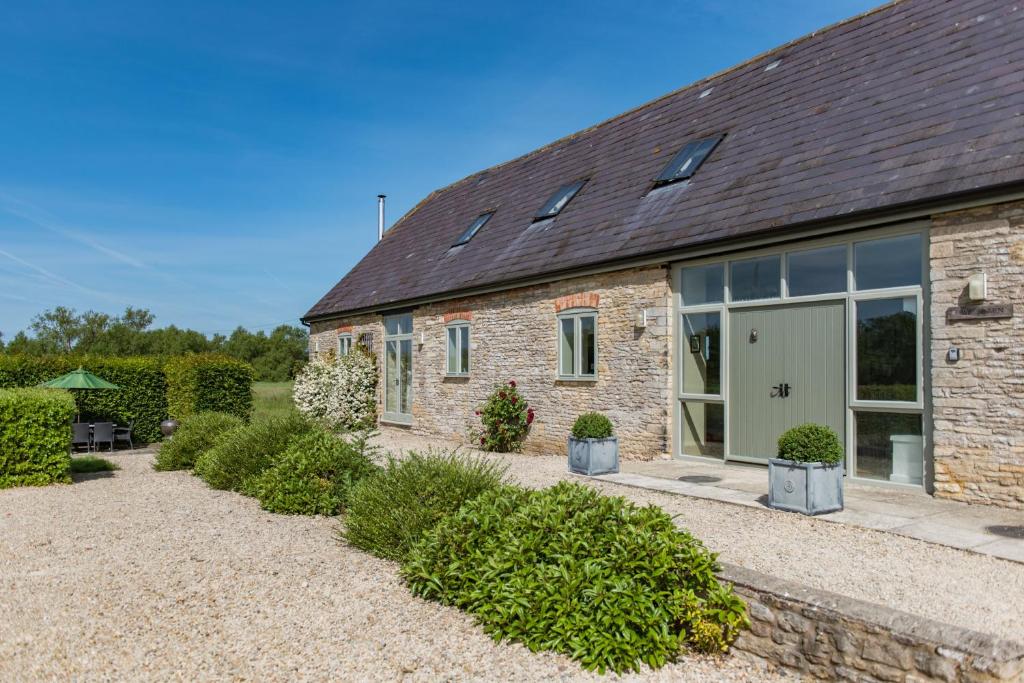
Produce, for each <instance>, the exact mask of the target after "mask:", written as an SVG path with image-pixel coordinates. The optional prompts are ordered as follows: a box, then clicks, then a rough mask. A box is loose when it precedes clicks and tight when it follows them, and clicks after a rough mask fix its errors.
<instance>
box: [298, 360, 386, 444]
mask: <svg viewBox="0 0 1024 683" xmlns="http://www.w3.org/2000/svg"><path fill="white" fill-rule="evenodd" d="M294 397H295V406H296V407H297V408H298V409H299V412H300V413H302V414H303V415H305V416H307V417H310V418H313V419H316V420H321V421H323V422H326V423H328V424H329V425H330V426H332V427H334V428H338V429H345V430H351V429H361V428H366V427H372V426H373V423H374V421H375V419H376V406H377V398H376V397H377V361H376V359H375V358H374V356H373V355H372V354H371V353H370V352H369V351H367V350H366V349H364V348H363V347H361V346H353V347H352V351H351V353H348V354H346V355H344V356H341V357H340V358H339V357H337V356H335V355H334V354H333V353H327V354H321V355H317V356H316V357H315V358H313V359H312V360H310V362H309V363H307V364H306V367H305V368H304V369H303V370H302V372H301V373H300V374H299V376H298V377H296V378H295V389H294Z"/></svg>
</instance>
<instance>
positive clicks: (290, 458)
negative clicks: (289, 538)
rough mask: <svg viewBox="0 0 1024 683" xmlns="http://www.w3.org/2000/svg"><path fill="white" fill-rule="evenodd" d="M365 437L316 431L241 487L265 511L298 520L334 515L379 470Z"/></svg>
mask: <svg viewBox="0 0 1024 683" xmlns="http://www.w3.org/2000/svg"><path fill="white" fill-rule="evenodd" d="M369 436H370V435H369V434H368V433H366V432H363V433H358V434H353V435H350V436H348V437H346V438H342V437H339V436H336V435H334V434H332V433H330V432H328V431H326V430H324V429H321V428H314V429H313V430H311V431H310V432H308V433H306V434H303V435H301V436H298V437H296V438H295V439H294V440H293V441H292V442H291V445H290V446H288V448H287V449H286V450H285V452H284V453H282V454H281V455H280V457H278V458H277V460H275V461H274V463H273V464H272V465H271V466H270V467H269V468H268V469H266V470H264V471H263V472H261V473H260V474H257V475H255V476H254V477H251V478H250V479H248V480H247V481H246V482H245V483H244V484H243V486H242V488H243V489H244V491H245V493H247V494H249V495H251V496H255V497H256V498H257V499H259V501H260V506H261V507H262V508H263V509H264V510H269V511H270V512H277V513H283V514H297V515H326V516H331V515H336V514H338V513H339V512H341V510H342V509H343V508H344V507H345V504H346V502H347V501H348V496H349V492H350V491H351V490H352V487H353V486H355V484H356V483H358V482H359V481H360V480H362V479H364V478H365V477H368V476H370V475H372V474H375V473H376V472H377V471H378V470H379V469H380V468H379V467H378V466H377V465H376V464H374V462H373V457H372V456H373V453H374V449H373V448H372V447H371V446H370V445H369Z"/></svg>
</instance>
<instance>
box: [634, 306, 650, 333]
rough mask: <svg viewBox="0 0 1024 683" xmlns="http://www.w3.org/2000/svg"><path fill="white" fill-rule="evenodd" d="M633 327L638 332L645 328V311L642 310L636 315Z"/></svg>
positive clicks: (644, 309)
mask: <svg viewBox="0 0 1024 683" xmlns="http://www.w3.org/2000/svg"><path fill="white" fill-rule="evenodd" d="M633 327H635V328H637V329H638V330H642V329H644V328H645V327H647V309H646V308H642V309H640V310H639V311H637V313H636V319H635V320H634V321H633Z"/></svg>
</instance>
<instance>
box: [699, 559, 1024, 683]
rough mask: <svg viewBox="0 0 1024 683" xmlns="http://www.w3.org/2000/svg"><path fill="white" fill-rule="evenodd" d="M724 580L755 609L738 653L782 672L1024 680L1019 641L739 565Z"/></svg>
mask: <svg viewBox="0 0 1024 683" xmlns="http://www.w3.org/2000/svg"><path fill="white" fill-rule="evenodd" d="M719 577H720V578H722V579H723V580H725V581H728V582H730V583H732V584H733V585H734V586H735V589H736V592H737V593H738V594H739V595H740V596H742V597H743V599H744V600H746V601H747V604H748V606H749V610H750V620H751V628H750V630H749V631H745V632H744V633H743V634H742V635H741V636H740V637H739V639H738V640H737V641H736V643H735V645H734V649H735V650H737V651H739V652H741V653H745V654H747V655H750V656H754V657H758V658H760V659H764V660H766V661H768V662H770V663H772V664H775V665H778V666H780V667H783V668H785V669H789V670H792V671H797V672H800V673H802V674H805V675H809V676H814V677H816V678H821V679H828V680H843V681H1017V680H1021V679H1022V678H1024V644H1022V643H1015V642H1011V641H1007V640H1001V639H999V638H995V637H992V636H988V635H985V634H983V633H978V632H976V631H970V630H967V629H962V628H958V627H955V626H949V625H946V624H941V623H939V622H935V621H931V620H928V619H924V618H921V617H916V616H914V615H912V614H907V613H906V612H900V611H898V610H894V609H889V608H887V607H883V606H880V605H875V604H871V603H867V602H863V601H860V600H854V599H853V598H847V597H844V596H841V595H837V594H835V593H829V592H826V591H820V590H816V589H812V588H806V587H803V586H800V585H797V584H795V583H792V582H789V581H784V580H781V579H777V578H775V577H772V576H768V575H766V574H761V573H759V572H754V571H751V570H749V569H744V568H742V567H736V566H732V565H725V566H724V567H723V570H722V571H721V572H720V573H719ZM936 599H940V598H938V597H937V598H936Z"/></svg>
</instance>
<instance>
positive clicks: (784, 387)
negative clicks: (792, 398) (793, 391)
mask: <svg viewBox="0 0 1024 683" xmlns="http://www.w3.org/2000/svg"><path fill="white" fill-rule="evenodd" d="M771 395H772V398H775V397H778V398H787V397H788V396H789V384H788V383H779V384H777V385H775V386H774V387H772V394H771Z"/></svg>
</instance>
